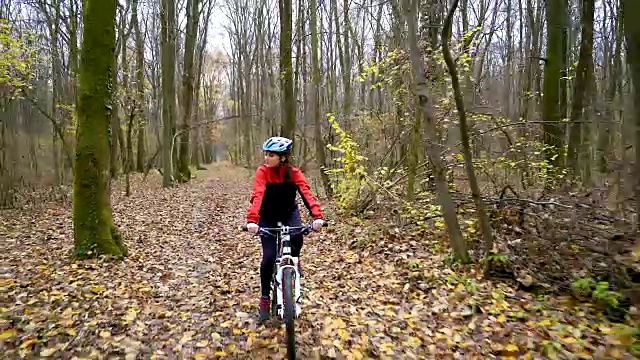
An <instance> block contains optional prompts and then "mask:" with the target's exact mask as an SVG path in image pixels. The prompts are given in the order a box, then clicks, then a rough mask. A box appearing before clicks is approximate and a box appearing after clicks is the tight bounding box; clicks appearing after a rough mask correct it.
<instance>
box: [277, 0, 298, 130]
mask: <svg viewBox="0 0 640 360" xmlns="http://www.w3.org/2000/svg"><path fill="white" fill-rule="evenodd" d="M278 3H279V4H280V6H279V9H280V86H281V89H282V90H281V94H282V95H281V96H282V98H281V109H282V114H281V116H282V119H283V121H282V128H281V129H282V130H281V133H282V136H284V137H287V138H289V139H293V135H294V133H295V130H296V99H295V98H294V97H293V64H292V61H291V37H292V30H291V27H292V24H291V21H292V15H291V13H292V9H291V0H282V1H279V2H278Z"/></svg>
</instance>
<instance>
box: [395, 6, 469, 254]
mask: <svg viewBox="0 0 640 360" xmlns="http://www.w3.org/2000/svg"><path fill="white" fill-rule="evenodd" d="M404 6H405V9H404V10H405V19H406V20H405V21H406V22H407V27H408V29H407V31H408V39H407V40H408V45H409V50H410V57H411V67H412V71H413V76H414V78H415V82H416V85H415V86H416V92H417V94H416V95H417V96H418V104H419V106H420V107H419V108H418V109H416V110H417V111H422V115H423V116H424V120H425V125H426V128H427V136H428V139H427V145H426V146H427V151H428V152H429V158H430V159H431V163H432V164H433V173H434V177H435V183H436V192H437V194H438V201H439V202H440V208H441V210H442V215H443V217H444V221H445V224H446V226H447V231H448V233H449V238H450V241H451V247H452V248H453V252H454V256H455V258H456V260H458V261H459V262H462V263H468V262H469V261H470V257H469V253H468V251H467V244H466V242H465V240H464V238H463V237H462V232H461V231H460V224H459V223H458V218H457V215H456V206H455V204H454V203H453V199H452V198H451V194H450V193H449V186H448V184H447V178H446V175H445V167H444V164H443V161H442V158H441V157H440V148H439V146H438V143H439V142H440V141H439V139H438V137H437V131H436V124H435V122H436V119H435V116H434V115H433V106H432V105H431V103H430V101H429V95H428V85H427V79H426V77H425V68H424V61H423V60H422V54H420V50H419V48H418V41H417V38H416V37H417V36H416V35H417V29H416V20H415V15H414V13H415V4H412V1H411V0H404Z"/></svg>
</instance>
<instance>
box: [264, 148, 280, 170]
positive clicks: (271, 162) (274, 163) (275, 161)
mask: <svg viewBox="0 0 640 360" xmlns="http://www.w3.org/2000/svg"><path fill="white" fill-rule="evenodd" d="M264 163H265V165H267V167H270V168H274V167H278V166H280V156H278V154H276V153H272V152H270V151H266V152H265V153H264Z"/></svg>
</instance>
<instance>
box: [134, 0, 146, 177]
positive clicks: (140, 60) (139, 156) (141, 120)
mask: <svg viewBox="0 0 640 360" xmlns="http://www.w3.org/2000/svg"><path fill="white" fill-rule="evenodd" d="M131 11H132V12H131V22H132V24H131V25H132V26H133V27H134V30H135V35H136V88H137V92H136V100H135V101H136V109H137V118H138V121H137V123H136V125H137V128H138V151H137V153H136V169H137V170H138V172H144V162H145V159H146V156H147V155H146V149H147V147H146V144H145V140H146V131H145V130H146V126H147V120H146V116H145V111H144V108H145V105H144V42H143V40H142V33H141V32H140V20H139V19H138V0H133V4H132V9H131Z"/></svg>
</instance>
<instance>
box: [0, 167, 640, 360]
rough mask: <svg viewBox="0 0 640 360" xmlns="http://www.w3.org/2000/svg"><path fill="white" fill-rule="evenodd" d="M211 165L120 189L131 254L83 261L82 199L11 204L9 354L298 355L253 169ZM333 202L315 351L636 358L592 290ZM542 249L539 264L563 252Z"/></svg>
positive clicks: (118, 210)
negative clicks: (272, 313)
mask: <svg viewBox="0 0 640 360" xmlns="http://www.w3.org/2000/svg"><path fill="white" fill-rule="evenodd" d="M208 167H209V169H208V170H206V171H200V172H197V173H196V176H197V177H196V178H195V179H193V180H192V181H191V183H189V184H182V185H179V186H177V187H175V188H169V189H163V188H162V186H161V180H162V179H161V177H160V175H159V174H152V175H149V176H148V177H147V178H146V180H145V181H144V182H143V181H142V176H138V175H134V176H132V178H131V181H132V184H131V189H132V195H131V196H130V197H125V196H124V184H123V183H121V182H120V181H118V182H116V183H115V184H114V185H113V191H112V194H113V195H112V205H113V209H114V219H115V221H116V224H117V225H118V227H119V229H120V231H121V232H122V234H123V238H124V239H125V242H126V244H127V246H128V248H129V256H128V257H126V258H125V259H124V260H122V261H118V260H113V259H106V258H101V259H94V260H85V261H75V260H73V258H72V257H71V254H72V247H73V232H72V223H71V206H70V204H69V203H67V204H65V205H53V204H50V205H47V206H44V205H43V206H38V207H34V208H30V209H28V210H24V211H4V212H2V213H0V224H2V225H1V226H0V238H2V239H3V251H2V253H1V254H0V262H2V264H5V265H4V266H3V277H2V280H1V290H2V291H1V293H2V294H3V295H2V298H1V299H2V303H1V304H0V305H1V307H2V311H1V313H2V317H1V319H0V352H1V353H2V354H4V358H8V359H15V358H27V359H30V358H43V357H52V358H68V359H71V358H74V357H75V358H105V357H107V358H108V357H115V358H125V359H135V358H145V359H147V358H158V359H164V358H184V359H187V358H194V359H209V358H211V359H218V358H224V359H227V358H254V359H262V358H284V357H285V354H286V349H285V347H284V344H285V343H284V331H283V327H282V326H280V325H279V324H278V323H277V322H273V321H272V322H268V323H266V324H259V323H258V322H257V320H256V317H255V313H256V310H257V303H258V294H259V262H260V243H259V240H258V239H257V238H253V237H250V236H249V235H248V234H247V233H244V232H241V231H239V230H238V226H239V225H241V224H242V223H243V221H244V216H245V211H246V205H247V204H248V194H249V191H250V186H251V183H250V178H251V175H252V173H250V172H248V171H246V170H244V169H239V168H236V167H232V166H231V165H229V164H224V163H222V164H217V165H208ZM322 203H323V205H324V207H325V209H326V210H325V212H326V213H327V217H328V218H329V219H330V220H329V227H327V228H325V229H323V232H321V233H317V234H312V235H310V236H308V237H306V238H305V245H304V248H303V253H302V261H303V266H304V270H305V277H304V278H303V279H302V280H303V283H302V285H303V291H304V294H303V296H304V304H303V314H302V316H301V318H300V319H298V320H297V323H296V326H297V330H296V331H297V336H298V337H297V340H298V344H299V351H300V356H301V357H302V358H305V359H320V358H347V359H364V358H433V359H450V358H451V359H452V358H457V359H459V358H465V359H466V358H470V359H487V358H500V359H507V358H510V357H511V358H514V359H515V358H523V359H527V358H529V359H539V358H551V359H553V358H556V359H576V358H580V359H591V358H595V359H598V358H607V357H609V358H616V359H631V358H634V354H633V353H634V351H636V353H635V355H636V356H637V354H638V353H637V351H638V349H639V348H640V340H638V338H639V337H640V335H638V330H637V328H635V329H634V327H633V326H632V325H631V324H630V323H628V322H626V323H625V321H623V320H620V319H611V318H607V317H606V316H605V315H606V314H605V312H606V310H605V309H603V308H602V307H601V306H600V305H599V304H598V302H597V301H594V300H593V298H591V297H589V296H586V297H584V298H583V299H582V300H576V297H574V296H568V295H554V294H549V293H537V294H536V292H534V291H531V289H529V288H527V287H526V286H523V283H528V285H529V286H530V287H531V286H533V285H534V284H537V283H538V282H539V281H531V282H529V281H527V280H524V281H523V280H522V276H520V280H519V281H508V280H506V281H505V280H500V281H498V280H486V279H483V277H482V276H481V266H479V265H477V264H474V265H455V264H454V265H452V264H451V262H450V256H449V255H448V251H446V247H447V246H448V245H447V244H448V240H447V239H446V238H445V237H444V235H443V234H444V232H443V231H437V230H434V231H431V232H429V231H425V229H424V228H423V229H420V231H416V230H415V229H412V228H411V227H406V226H399V225H398V224H397V222H396V221H393V220H392V219H391V218H390V217H387V218H384V219H380V218H372V219H368V220H367V219H364V220H363V219H356V218H348V217H344V216H339V215H337V214H336V213H335V212H334V211H333V210H332V206H330V204H328V203H327V201H326V200H323V201H322ZM305 215H306V213H305ZM550 216H554V214H550ZM466 220H468V221H470V220H469V219H466ZM463 221H464V219H463ZM503 223H504V222H503ZM539 226H541V227H543V228H544V224H539ZM508 228H509V229H511V231H512V232H513V234H512V235H510V236H509V239H505V241H506V240H508V241H510V242H511V243H512V244H513V242H514V241H516V242H517V241H523V240H522V239H521V237H519V236H518V231H524V230H522V228H523V227H518V226H517V224H510V225H508ZM517 229H520V230H517ZM503 233H504V232H503ZM505 236H506V235H505ZM541 236H542V235H541ZM518 239H520V240H518ZM528 256H529V261H530V262H531V263H532V264H535V263H544V262H545V261H548V259H549V258H553V256H550V254H548V253H545V252H538V253H535V252H533V253H531V254H529V255H528ZM495 260H496V262H498V263H500V258H496V259H495ZM505 264H506V263H505ZM540 268H543V267H542V266H541V267H540ZM530 271H531V270H530ZM534 275H537V273H533V274H532V275H531V276H533V277H536V276H534ZM536 279H539V277H536ZM585 282H587V283H588V280H585ZM525 285H526V284H525ZM585 286H587V287H588V286H591V284H586V285H585ZM594 286H597V284H594ZM574 288H575V290H576V291H579V290H580V288H579V286H578V287H575V286H574ZM630 311H631V312H633V311H635V308H633V307H632V308H631V310H630Z"/></svg>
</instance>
